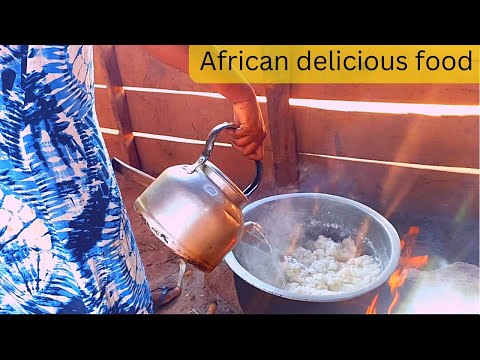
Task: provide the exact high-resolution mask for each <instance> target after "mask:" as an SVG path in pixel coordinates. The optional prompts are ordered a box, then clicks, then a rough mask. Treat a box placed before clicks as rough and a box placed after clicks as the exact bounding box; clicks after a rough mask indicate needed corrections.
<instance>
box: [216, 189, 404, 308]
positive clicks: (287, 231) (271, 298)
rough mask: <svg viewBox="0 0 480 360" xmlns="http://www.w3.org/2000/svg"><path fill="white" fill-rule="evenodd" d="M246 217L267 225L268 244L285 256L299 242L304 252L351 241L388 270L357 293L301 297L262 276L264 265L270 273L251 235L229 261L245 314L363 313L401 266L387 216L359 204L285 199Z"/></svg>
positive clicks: (308, 196)
mask: <svg viewBox="0 0 480 360" xmlns="http://www.w3.org/2000/svg"><path fill="white" fill-rule="evenodd" d="M243 213H244V217H245V220H246V221H253V222H255V223H258V224H259V225H261V227H262V232H263V233H264V234H265V235H266V237H267V239H269V241H270V243H271V244H272V245H273V247H275V248H277V249H278V250H280V251H281V252H287V249H288V248H289V246H291V241H292V240H293V239H295V241H297V243H296V246H299V245H302V243H304V242H305V241H306V240H315V239H317V238H318V236H319V235H325V236H327V237H330V238H331V239H333V240H335V241H339V240H342V239H344V238H345V237H347V236H351V237H352V239H355V242H356V244H357V246H361V247H362V248H363V253H364V254H368V255H372V256H374V257H375V258H376V259H377V260H378V261H379V264H380V266H381V268H382V272H381V274H380V275H379V276H378V277H377V278H376V279H375V280H374V281H372V282H371V283H369V284H368V285H367V286H365V287H363V288H360V289H358V290H356V291H352V292H348V293H333V294H328V295H300V294H296V293H293V292H290V291H287V290H284V289H282V288H281V286H279V285H278V273H276V272H275V271H266V272H265V271H263V272H262V271H261V270H257V268H262V266H259V267H258V265H263V269H265V263H264V262H265V261H266V260H265V259H266V257H265V256H264V255H262V256H256V255H255V254H256V252H255V251H256V250H254V248H253V247H252V246H251V244H252V243H255V242H256V241H257V240H256V239H254V238H253V235H252V234H251V233H246V234H244V237H243V239H242V241H240V242H239V244H238V245H237V246H236V247H235V248H234V249H233V250H232V251H230V252H229V253H228V254H227V255H226V257H225V261H226V263H227V264H228V266H229V267H230V268H231V269H232V270H233V272H234V280H235V286H236V290H237V295H238V299H239V302H240V306H241V307H242V309H243V311H244V312H245V313H362V312H364V311H365V309H366V304H368V303H369V302H370V301H371V299H372V297H373V295H374V294H375V290H378V288H379V287H380V286H381V285H383V284H384V283H386V281H387V280H388V278H389V277H390V276H391V275H392V273H393V272H394V270H395V268H396V267H397V265H398V261H399V258H400V238H399V236H398V233H397V232H396V230H395V229H394V227H393V226H392V225H391V224H390V222H389V221H388V220H387V219H385V218H384V217H383V216H382V215H380V214H379V213H377V212H376V211H374V210H373V209H371V208H369V207H368V206H366V205H363V204H361V203H359V202H356V201H353V200H350V199H347V198H343V197H339V196H334V195H329V194H322V193H294V194H282V195H276V196H271V197H267V198H264V199H261V200H258V201H255V202H253V203H251V204H249V205H247V206H246V207H245V208H244V210H243ZM257 242H258V241H257ZM259 263H262V264H259ZM267 268H268V269H270V270H271V269H273V267H272V266H267Z"/></svg>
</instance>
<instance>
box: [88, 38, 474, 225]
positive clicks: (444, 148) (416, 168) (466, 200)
mask: <svg viewBox="0 0 480 360" xmlns="http://www.w3.org/2000/svg"><path fill="white" fill-rule="evenodd" d="M94 54H95V84H96V90H95V91H96V110H97V115H98V119H99V123H100V126H101V127H102V129H103V135H104V139H105V142H106V144H107V147H108V149H109V152H110V155H111V156H116V157H119V158H120V159H122V160H124V161H126V162H128V163H130V164H132V165H134V166H136V167H138V168H140V169H142V170H143V171H145V172H147V173H149V174H151V175H153V176H157V175H158V174H159V173H160V172H161V171H163V170H164V169H165V168H166V167H168V166H171V165H175V164H188V163H192V162H194V161H196V160H197V158H198V156H199V154H200V152H201V151H202V148H203V143H202V141H204V140H205V139H206V136H207V134H208V132H209V131H210V130H211V129H212V128H213V127H214V126H215V125H216V124H218V123H220V122H224V121H231V120H232V117H233V113H232V108H231V105H230V103H229V102H228V101H227V100H225V99H223V98H221V97H218V96H217V97H215V94H210V93H205V92H208V91H209V90H207V89H206V88H205V86H203V85H201V84H197V83H194V82H193V81H192V80H191V79H190V78H189V76H188V75H186V74H183V73H181V72H179V71H177V70H175V69H173V68H171V67H169V66H167V65H164V64H162V63H161V62H159V61H157V60H155V59H154V58H152V57H150V56H149V55H148V54H147V53H146V51H145V50H144V49H143V47H142V46H141V45H117V46H95V49H94ZM107 68H108V71H107V70H106V69H107ZM254 88H255V90H256V91H257V95H258V96H260V98H259V99H260V101H261V107H262V111H263V114H264V117H265V121H266V122H267V125H268V130H269V136H268V137H267V139H266V141H265V150H266V154H265V160H264V165H265V177H264V182H263V184H262V187H269V186H270V187H272V188H273V187H277V188H278V187H279V186H283V185H288V184H300V186H301V189H302V190H304V191H316V192H327V193H333V194H338V195H341V196H347V197H350V198H353V199H356V200H358V201H361V202H363V203H366V204H368V205H372V206H374V207H375V208H376V209H378V210H379V211H381V212H382V213H383V214H384V215H386V216H389V215H391V214H392V213H393V212H395V211H396V210H397V209H398V208H399V207H403V208H404V209H413V210H418V211H419V210H424V211H432V210H434V211H440V212H441V211H442V210H445V212H446V213H451V214H452V216H456V215H458V214H461V213H462V212H463V214H467V215H468V216H472V217H475V216H476V217H477V218H478V185H479V111H478V107H479V86H478V84H414V85H410V84H368V85H367V84H318V85H308V84H291V85H268V86H267V85H254ZM408 105H410V107H407V106H408ZM451 105H455V106H451ZM217 141H218V143H219V145H218V146H215V148H214V151H213V153H212V158H211V160H212V162H214V163H215V164H216V165H217V166H219V167H220V168H221V169H222V170H223V171H225V173H226V174H227V175H228V176H229V177H231V178H232V180H234V181H235V182H236V183H238V184H239V185H240V186H245V185H246V184H248V183H249V181H250V179H251V177H252V176H253V171H254V166H253V162H251V161H249V160H246V159H244V158H243V157H242V156H241V155H240V154H239V153H237V152H236V151H235V150H234V149H233V148H231V147H228V146H225V145H226V144H224V143H225V142H226V141H225V138H224V137H223V136H222V135H220V136H219V138H218V139H217Z"/></svg>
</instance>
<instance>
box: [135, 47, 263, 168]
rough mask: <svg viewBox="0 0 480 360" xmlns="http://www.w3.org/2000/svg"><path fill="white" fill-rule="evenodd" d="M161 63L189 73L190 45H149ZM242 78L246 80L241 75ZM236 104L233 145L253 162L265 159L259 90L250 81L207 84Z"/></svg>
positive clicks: (234, 106) (231, 140)
mask: <svg viewBox="0 0 480 360" xmlns="http://www.w3.org/2000/svg"><path fill="white" fill-rule="evenodd" d="M145 48H146V49H147V50H148V52H149V53H150V54H151V55H152V56H153V57H154V58H156V59H157V60H160V61H162V62H164V63H165V64H167V65H170V66H172V67H174V68H176V69H178V70H180V71H182V72H184V73H186V74H188V72H189V69H188V45H145ZM239 79H242V77H241V76H240V74H239ZM205 85H206V87H208V88H209V90H211V91H213V92H217V93H219V94H221V95H223V96H225V98H227V99H228V100H229V101H230V102H231V103H232V105H233V111H234V123H235V124H236V125H237V126H239V128H238V129H236V130H235V131H233V130H226V131H225V132H226V133H227V135H228V137H229V139H230V142H231V144H232V146H233V147H234V148H235V149H237V150H238V151H240V152H241V153H242V154H243V155H244V156H246V157H247V158H249V159H251V160H261V159H262V158H263V145H262V144H263V141H264V140H265V137H266V127H265V123H264V121H263V116H262V112H261V110H260V106H259V104H258V102H257V98H256V95H255V91H254V90H253V88H252V86H251V85H250V84H248V83H247V82H246V81H244V82H239V83H235V84H205Z"/></svg>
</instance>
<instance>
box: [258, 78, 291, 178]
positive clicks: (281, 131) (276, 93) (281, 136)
mask: <svg viewBox="0 0 480 360" xmlns="http://www.w3.org/2000/svg"><path fill="white" fill-rule="evenodd" d="M265 91H266V96H267V111H268V123H269V132H270V138H271V141H272V156H273V174H274V178H275V183H276V184H277V185H278V186H285V185H292V184H295V183H296V182H297V180H298V164H297V146H296V139H295V126H294V125H295V124H294V123H293V121H292V118H291V116H290V105H289V103H288V99H289V97H290V84H265Z"/></svg>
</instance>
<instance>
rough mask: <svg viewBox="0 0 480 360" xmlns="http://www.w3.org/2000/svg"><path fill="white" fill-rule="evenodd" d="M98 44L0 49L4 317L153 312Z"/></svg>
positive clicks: (0, 306)
mask: <svg viewBox="0 0 480 360" xmlns="http://www.w3.org/2000/svg"><path fill="white" fill-rule="evenodd" d="M93 85H94V84H93V47H92V46H81V45H70V46H50V45H48V46H46V45H42V46H32V45H18V46H13V45H10V46H0V313H15V314H26V313H57V314H60V313H77V314H85V313H87V314H105V313H136V314H138V313H152V312H153V304H152V298H151V293H150V288H149V284H148V281H147V279H146V275H145V271H144V267H143V264H142V262H141V258H140V255H139V252H138V248H137V245H136V243H135V239H134V237H133V234H132V231H131V228H130V223H129V220H128V217H127V214H126V210H125V207H124V204H123V202H122V198H121V195H120V191H119V188H118V184H117V182H116V179H115V176H114V172H113V169H112V167H111V165H110V159H109V156H108V153H107V151H106V148H105V144H104V142H103V138H102V135H101V133H100V131H99V126H98V121H97V117H96V113H95V107H94V105H95V103H94V86H93Z"/></svg>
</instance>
